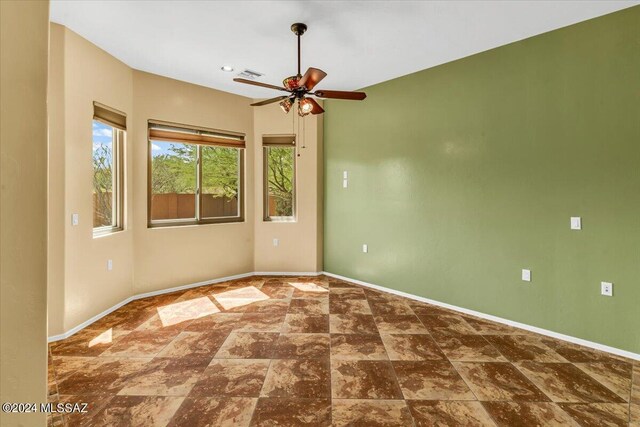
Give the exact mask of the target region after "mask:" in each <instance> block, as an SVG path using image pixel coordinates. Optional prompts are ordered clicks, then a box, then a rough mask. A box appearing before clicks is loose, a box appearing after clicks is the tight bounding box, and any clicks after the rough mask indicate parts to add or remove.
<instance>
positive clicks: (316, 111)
mask: <svg viewBox="0 0 640 427" xmlns="http://www.w3.org/2000/svg"><path fill="white" fill-rule="evenodd" d="M306 99H308V100H309V102H311V104H313V109H312V110H311V114H322V113H324V109H323V108H322V107H321V106H320V104H318V102H317V101H316V100H315V99H313V98H306Z"/></svg>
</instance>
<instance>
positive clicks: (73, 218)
mask: <svg viewBox="0 0 640 427" xmlns="http://www.w3.org/2000/svg"><path fill="white" fill-rule="evenodd" d="M79 223H80V216H79V215H78V214H77V213H74V214H73V215H71V225H78V224H79Z"/></svg>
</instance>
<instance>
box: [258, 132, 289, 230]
mask: <svg viewBox="0 0 640 427" xmlns="http://www.w3.org/2000/svg"><path fill="white" fill-rule="evenodd" d="M264 137H266V135H265V136H264ZM264 137H263V138H264ZM271 148H290V149H291V150H292V155H293V182H292V193H293V194H292V200H291V210H292V215H291V216H271V215H269V150H270V149H271ZM297 171H298V156H297V155H296V146H295V143H293V144H291V143H270V144H263V147H262V196H263V197H262V198H263V202H262V211H263V215H262V220H263V221H264V222H274V223H277V222H279V223H291V222H297V221H298V209H297V204H298V197H297V192H298V191H297V190H298V179H297V178H298V177H297V175H298V172H297Z"/></svg>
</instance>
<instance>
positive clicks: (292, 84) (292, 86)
mask: <svg viewBox="0 0 640 427" xmlns="http://www.w3.org/2000/svg"><path fill="white" fill-rule="evenodd" d="M298 82H300V77H298V76H290V77H287V78H286V79H284V80H283V81H282V85H283V86H284V87H285V88H286V89H287V90H296V89H297V88H298Z"/></svg>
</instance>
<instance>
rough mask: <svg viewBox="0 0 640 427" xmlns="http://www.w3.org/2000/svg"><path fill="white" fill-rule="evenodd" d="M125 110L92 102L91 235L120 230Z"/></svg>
mask: <svg viewBox="0 0 640 427" xmlns="http://www.w3.org/2000/svg"><path fill="white" fill-rule="evenodd" d="M126 126H127V118H126V115H125V114H124V113H121V112H119V111H116V110H113V109H111V108H108V107H105V106H104V105H101V104H98V103H94V114H93V234H94V236H100V235H103V234H108V233H111V232H115V231H119V230H122V229H123V220H122V217H123V210H124V206H123V204H124V198H123V193H124V190H123V188H124V185H123V184H124V157H123V156H124V139H125V132H126V129H127V128H126Z"/></svg>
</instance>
